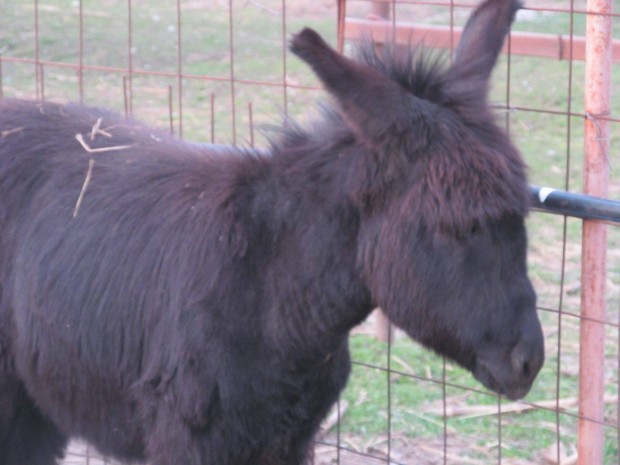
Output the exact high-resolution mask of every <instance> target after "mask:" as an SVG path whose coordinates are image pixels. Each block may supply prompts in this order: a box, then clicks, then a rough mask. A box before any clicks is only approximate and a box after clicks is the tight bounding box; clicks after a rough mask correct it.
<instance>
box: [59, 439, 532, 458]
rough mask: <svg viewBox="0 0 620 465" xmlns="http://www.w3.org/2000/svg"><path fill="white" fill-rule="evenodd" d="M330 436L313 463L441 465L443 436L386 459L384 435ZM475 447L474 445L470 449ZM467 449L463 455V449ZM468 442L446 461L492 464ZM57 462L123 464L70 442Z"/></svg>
mask: <svg viewBox="0 0 620 465" xmlns="http://www.w3.org/2000/svg"><path fill="white" fill-rule="evenodd" d="M335 444H336V438H335V436H334V435H331V436H329V437H326V438H323V439H322V440H321V443H320V444H317V445H316V447H315V451H314V465H386V464H390V465H443V464H444V463H446V462H444V443H443V438H441V437H439V438H425V439H415V440H414V439H408V438H405V437H396V438H392V446H391V450H390V455H389V460H388V454H387V447H386V445H387V441H386V440H385V438H381V437H374V438H362V437H353V436H351V437H341V442H340V446H341V449H340V451H339V450H338V448H337V447H336V445H335ZM474 449H475V448H474ZM464 451H467V454H464V453H463V452H464ZM471 452H472V445H471V444H470V443H465V442H464V440H463V439H459V438H458V437H448V449H447V457H446V458H447V463H449V464H455V465H457V464H458V465H485V464H489V463H496V462H497V456H496V454H495V453H494V452H492V451H490V450H489V449H483V448H480V449H479V450H476V451H475V452H478V455H477V456H476V457H472V456H468V455H469V454H471ZM60 465H123V464H120V463H119V462H116V461H113V460H106V459H104V458H103V457H102V456H101V455H99V454H98V453H97V452H96V451H95V450H94V449H93V448H92V447H89V446H87V445H86V444H84V443H82V442H73V443H72V444H71V446H70V448H69V451H68V453H67V457H66V458H65V460H64V461H63V462H62V463H61V464H60ZM502 465H534V464H533V463H532V462H528V461H525V460H519V459H502Z"/></svg>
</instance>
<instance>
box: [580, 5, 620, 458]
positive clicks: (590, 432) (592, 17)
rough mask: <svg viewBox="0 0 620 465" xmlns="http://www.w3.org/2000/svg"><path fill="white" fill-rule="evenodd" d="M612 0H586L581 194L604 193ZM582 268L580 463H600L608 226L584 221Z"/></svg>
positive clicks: (606, 164) (609, 91)
mask: <svg viewBox="0 0 620 465" xmlns="http://www.w3.org/2000/svg"><path fill="white" fill-rule="evenodd" d="M612 7H613V0H588V2H587V10H588V16H587V26H586V28H587V41H586V89H585V111H586V122H585V158H584V192H585V193H586V194H590V195H596V196H599V197H607V194H608V185H609V159H608V156H609V142H610V141H609V121H607V119H606V118H608V117H609V115H610V102H611V80H610V75H611V64H612V17H611V16H609V15H610V14H611V12H612ZM582 244H583V249H582V268H581V284H582V294H581V315H582V318H583V319H582V321H581V352H580V365H579V366H580V373H579V428H578V445H577V449H578V454H579V462H578V463H579V465H602V464H603V443H604V431H603V421H604V407H605V406H604V403H603V395H604V388H605V384H604V383H605V372H604V364H605V325H604V323H603V322H604V321H605V282H606V253H607V226H606V225H605V224H603V223H599V222H596V221H584V223H583V237H582Z"/></svg>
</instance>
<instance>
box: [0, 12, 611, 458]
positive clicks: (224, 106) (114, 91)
mask: <svg viewBox="0 0 620 465" xmlns="http://www.w3.org/2000/svg"><path fill="white" fill-rule="evenodd" d="M476 3H477V2H476V1H474V0H467V1H466V0H462V1H448V0H434V1H430V0H429V1H416V0H406V1H405V0H401V1H381V2H371V1H362V0H359V1H353V0H351V1H348V2H345V1H338V2H336V1H328V0H322V1H316V2H306V1H302V0H193V1H189V0H176V1H175V0H151V1H148V2H147V1H139V0H103V1H98V2H93V1H87V0H84V1H79V0H75V1H73V2H70V1H66V0H63V1H60V0H15V1H13V2H12V3H11V6H10V10H9V7H8V6H3V8H2V10H3V11H2V13H3V14H2V15H0V96H2V97H27V98H33V97H34V98H40V99H48V100H60V101H66V100H71V101H80V102H84V103H87V104H89V105H96V106H104V107H108V108H112V109H116V110H117V111H120V112H123V113H125V114H127V115H131V116H133V117H135V118H137V119H139V120H142V121H144V122H147V123H151V124H154V125H157V126H159V127H163V128H167V129H168V130H169V131H170V132H172V133H174V134H175V135H177V136H179V137H182V138H184V139H189V140H196V141H199V142H211V143H222V144H238V145H246V146H250V145H251V146H258V147H262V146H265V145H266V139H265V136H264V135H263V132H262V131H261V128H262V127H264V126H269V125H274V124H275V125H278V124H280V122H281V120H282V117H283V116H285V115H288V116H291V117H293V118H295V119H298V120H301V121H305V120H310V119H312V115H313V112H314V111H315V110H314V103H313V102H314V101H315V100H316V99H317V98H318V99H320V98H322V94H321V91H320V89H319V86H318V83H317V81H316V80H315V78H314V76H313V75H312V74H311V73H310V72H309V71H308V69H307V68H306V67H305V66H304V65H303V64H302V63H301V62H300V61H299V60H298V59H296V58H294V57H293V56H292V55H291V54H290V52H288V51H287V43H288V39H289V37H290V35H291V34H292V33H293V32H295V31H298V30H299V29H301V28H302V27H303V26H306V25H310V26H312V27H313V28H315V29H317V30H318V31H319V32H320V33H321V34H322V35H323V36H324V37H326V38H327V39H328V40H329V41H330V42H331V43H332V44H334V45H338V44H339V45H340V46H341V47H343V48H344V51H345V52H347V53H351V51H352V49H353V48H354V43H355V40H356V39H358V38H359V37H360V36H361V35H373V38H375V39H376V40H378V41H379V42H381V41H384V40H392V39H391V35H390V34H391V33H390V32H388V30H390V29H388V28H390V27H391V28H394V27H395V28H396V30H397V31H398V33H397V34H396V37H395V40H397V41H403V42H409V41H411V40H413V41H420V40H421V41H422V42H423V43H424V44H425V45H426V46H428V47H438V48H441V49H443V50H444V51H443V52H438V53H445V54H446V57H447V58H446V59H449V51H448V50H450V49H452V48H454V46H455V44H456V42H457V41H458V33H459V28H460V27H461V26H462V25H463V24H464V22H465V20H466V18H467V17H468V15H469V14H470V13H471V11H472V8H473V6H474V5H475V4H476ZM594 3H595V2H589V3H586V1H585V0H583V1H582V0H544V1H537V2H534V1H526V2H525V8H524V9H523V10H522V11H520V13H519V14H518V16H517V21H516V23H515V26H514V30H515V34H514V35H513V39H512V40H511V41H510V42H509V44H508V45H507V48H506V53H505V54H504V55H503V57H502V60H501V64H500V65H499V66H498V67H497V69H496V71H495V74H494V81H493V91H492V100H493V101H494V102H495V104H496V109H497V115H498V118H502V121H505V124H506V126H507V128H508V129H509V131H510V132H511V134H512V137H513V139H514V140H515V142H516V144H517V146H518V147H519V148H520V149H521V151H522V153H523V155H524V157H525V159H526V161H527V163H528V165H529V167H530V171H529V174H530V180H531V182H532V183H533V184H536V185H541V186H553V187H556V188H560V189H564V190H567V191H572V192H582V191H584V187H587V186H584V176H583V173H584V166H585V163H586V162H585V160H584V152H585V150H584V146H585V145H586V142H587V141H588V140H594V142H595V143H596V144H598V145H599V146H601V145H602V144H603V145H604V147H603V153H604V157H605V158H604V163H603V164H604V165H605V166H606V167H607V168H608V170H609V173H608V178H609V182H608V183H607V186H608V187H607V188H606V189H608V195H609V197H610V198H615V199H619V198H620V182H619V181H620V164H619V163H618V161H619V160H620V118H619V116H618V115H620V97H619V96H618V93H619V92H618V91H619V90H620V72H618V71H619V66H620V65H619V64H618V63H619V61H620V52H618V50H620V45H618V42H617V41H616V42H615V43H614V44H613V47H612V51H611V58H610V61H611V62H612V63H613V64H612V65H610V66H611V68H612V70H613V73H612V74H611V84H610V89H611V90H612V92H611V95H610V96H609V97H608V101H609V109H608V110H607V111H604V112H602V113H591V112H590V111H589V109H588V106H587V105H588V103H587V102H588V97H587V92H588V91H589V88H588V86H586V85H585V80H586V78H585V76H586V74H587V72H588V71H587V67H586V62H585V61H584V60H585V58H586V52H585V50H586V43H587V40H586V36H587V35H588V28H589V27H590V22H591V21H592V18H596V19H604V20H605V21H607V22H608V23H609V25H610V29H611V31H613V32H615V36H616V37H620V17H619V16H618V14H617V13H616V14H613V13H611V14H610V13H594V12H593V11H594V10H593V8H594V6H593V4H594ZM588 124H591V125H592V126H593V128H594V133H595V136H592V135H591V133H588V129H587V125H588ZM603 127H606V128H607V130H608V132H607V133H606V134H607V135H601V133H600V130H601V128H603ZM597 131H599V132H597ZM589 134H590V135H589ZM596 134H598V135H599V136H601V137H596ZM583 229H584V228H583V223H582V221H581V220H580V219H576V218H571V217H562V216H555V215H548V214H545V213H539V212H534V213H532V214H531V215H530V217H529V220H528V230H529V235H530V246H529V247H530V255H529V266H530V277H531V279H532V281H533V283H534V285H535V287H536V291H537V293H538V308H539V314H540V317H541V320H542V323H543V327H544V330H545V338H546V351H547V361H546V363H545V367H544V369H543V371H542V372H541V374H540V375H539V378H538V380H537V382H536V384H535V386H534V389H533V390H532V392H531V393H530V394H529V395H528V397H527V398H526V399H525V400H524V401H520V402H516V403H514V402H509V401H506V400H505V399H502V398H499V397H497V396H496V395H495V394H492V393H490V392H488V391H486V390H485V389H483V388H482V387H480V386H479V384H477V383H476V382H475V381H474V380H473V379H472V377H471V375H470V374H469V373H468V372H466V371H465V370H462V369H461V368H459V367H458V366H456V365H454V364H453V363H451V362H450V361H448V360H444V359H442V358H440V357H437V356H435V355H433V354H431V353H429V352H428V351H426V350H424V349H422V348H420V347H419V346H417V345H416V344H415V343H413V342H411V341H410V340H409V339H408V338H406V337H404V335H403V334H401V333H400V332H399V331H394V332H385V331H384V332H383V336H384V337H385V338H386V339H388V340H387V342H383V341H381V340H379V339H377V337H376V333H377V330H376V326H377V324H378V321H379V322H380V321H381V316H380V314H378V313H375V314H373V316H372V317H371V318H370V319H369V320H368V321H366V322H365V323H363V324H362V325H361V326H360V327H358V328H356V329H355V330H354V331H353V333H352V336H351V339H350V345H351V350H352V355H353V358H354V365H353V372H352V375H351V379H350V381H349V384H348V386H347V389H346V390H345V392H344V393H343V395H342V397H341V400H340V402H339V404H338V409H336V410H335V411H334V412H333V413H332V415H330V417H329V418H328V419H327V420H326V422H325V423H324V428H323V432H322V434H321V436H320V437H319V438H318V439H317V444H316V448H315V453H314V459H313V460H314V463H315V464H317V465H319V464H335V463H337V464H360V465H365V464H369V465H370V464H386V463H397V464H491V463H497V464H503V465H509V464H511V465H526V464H538V463H549V464H569V463H580V465H585V464H586V463H587V464H588V465H595V464H596V463H604V464H606V465H607V464H609V465H611V464H616V463H620V451H619V440H620V428H619V426H620V415H619V413H618V400H619V397H620V390H619V387H620V382H619V376H618V373H619V364H620V356H619V355H620V230H619V228H617V227H615V226H609V227H608V228H607V230H606V231H605V233H604V234H606V236H607V237H606V240H605V241H604V242H605V243H606V246H605V248H604V249H603V250H602V256H603V258H605V259H606V260H605V261H604V262H600V261H599V262H598V264H597V265H596V267H595V268H588V266H589V265H584V263H586V262H585V261H584V259H583V257H582V251H583V246H582V235H583ZM597 247H598V249H597V250H598V251H599V252H601V247H602V246H601V245H598V246H597ZM599 255H600V253H599ZM592 274H593V275H595V276H598V277H599V278H600V277H601V276H602V277H603V278H602V284H601V283H600V282H599V284H597V288H596V289H595V290H596V292H597V294H595V299H598V300H599V301H600V302H602V305H603V313H602V314H600V313H599V315H598V316H587V312H586V311H587V310H588V308H587V307H589V304H587V303H585V304H584V300H583V296H584V294H586V293H587V292H589V291H590V289H584V283H586V284H585V285H586V286H587V285H588V284H587V283H588V282H589V281H584V279H583V277H584V276H585V275H592ZM599 281H600V279H599ZM446 292H450V290H449V289H446ZM584 314H585V315H586V316H584ZM588 327H594V329H595V332H597V334H598V340H599V342H600V345H599V347H598V358H596V359H593V360H592V359H587V360H585V361H584V359H583V358H580V356H582V355H583V353H584V350H585V349H584V347H583V344H582V343H580V340H581V337H582V335H583V332H584V331H585V330H586V328H588ZM590 366H598V367H600V370H599V371H600V374H601V375H602V377H603V378H602V383H603V385H602V392H598V393H597V392H584V389H586V387H584V386H585V385H584V384H582V387H581V396H582V397H581V400H580V397H579V396H580V388H579V386H580V383H583V381H584V379H585V378H589V377H590V375H587V374H585V373H588V370H586V368H588V367H590ZM585 380H586V381H587V380H588V379H585ZM588 400H590V401H592V402H594V403H598V405H600V406H601V409H602V410H600V412H599V415H598V416H596V417H591V416H590V414H586V413H584V411H587V410H584V408H586V407H587V406H586V407H584V401H588ZM584 424H585V425H586V426H585V429H586V430H587V428H588V426H587V425H594V428H593V429H594V433H587V432H584V431H585V430H584V426H583V425H584ZM588 434H594V437H595V438H597V439H596V440H592V439H588V441H589V442H588V443H586V444H582V445H581V447H579V446H578V437H581V438H584V437H586V438H591V437H592V436H591V435H588ZM583 447H585V448H589V449H592V450H594V449H596V450H597V451H598V452H597V453H598V454H599V455H600V460H599V459H595V460H599V461H598V462H592V461H587V462H586V461H585V460H586V459H585V455H584V452H583V450H584V449H582V448H583ZM578 450H579V451H580V452H581V457H580V458H578ZM578 460H580V462H578ZM588 460H589V459H588ZM65 463H66V464H72V465H73V464H75V465H78V464H99V463H114V462H113V461H106V460H105V459H104V458H102V457H100V456H99V455H97V453H96V452H95V451H94V450H92V449H91V448H89V447H88V446H86V445H84V444H79V443H76V444H73V445H72V446H71V448H70V450H69V452H68V454H67V458H66V461H65Z"/></svg>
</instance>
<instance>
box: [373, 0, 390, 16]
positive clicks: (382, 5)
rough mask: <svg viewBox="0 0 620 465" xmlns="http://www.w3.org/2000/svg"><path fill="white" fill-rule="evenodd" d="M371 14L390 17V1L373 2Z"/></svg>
mask: <svg viewBox="0 0 620 465" xmlns="http://www.w3.org/2000/svg"><path fill="white" fill-rule="evenodd" d="M370 14H371V15H372V16H374V17H378V18H382V19H390V3H389V2H387V1H383V2H380V1H374V2H372V9H371V11H370Z"/></svg>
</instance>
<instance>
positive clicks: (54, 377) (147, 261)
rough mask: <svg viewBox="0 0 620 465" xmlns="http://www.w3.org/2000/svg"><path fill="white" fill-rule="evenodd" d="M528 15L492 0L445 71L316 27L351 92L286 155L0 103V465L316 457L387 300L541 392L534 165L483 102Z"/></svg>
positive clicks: (441, 346) (465, 361)
mask: <svg viewBox="0 0 620 465" xmlns="http://www.w3.org/2000/svg"><path fill="white" fill-rule="evenodd" d="M517 7H518V3H517V2H516V1H513V0H487V1H486V2H484V3H483V4H482V5H481V6H480V7H479V8H478V9H477V10H476V11H475V12H474V14H473V16H472V18H471V20H470V21H469V23H468V25H467V27H466V31H465V33H464V35H463V39H462V41H461V43H460V45H459V48H458V50H457V54H456V59H455V61H454V63H453V65H452V66H449V67H448V66H442V65H441V64H440V63H439V62H432V61H429V60H425V59H418V58H415V57H413V58H412V57H411V56H410V55H404V56H399V53H397V52H392V53H391V54H390V56H387V57H385V58H384V59H379V58H378V57H377V56H375V55H374V54H373V52H371V51H370V50H366V51H365V52H364V53H363V54H362V57H361V60H360V61H359V62H354V61H351V60H349V59H346V58H344V57H342V56H340V55H338V54H337V53H336V52H334V51H333V50H332V49H330V48H329V47H328V46H327V45H326V44H325V42H323V40H322V39H321V38H320V37H319V36H318V35H317V34H316V33H315V32H313V31H311V30H309V29H305V30H303V31H302V32H301V33H300V34H298V35H297V36H296V37H295V38H294V39H293V41H292V44H291V48H292V50H293V52H294V53H296V54H297V55H298V56H300V57H301V58H302V59H303V60H305V61H306V62H307V63H309V64H310V66H311V67H312V68H313V69H314V71H315V72H316V73H317V75H318V76H319V77H320V79H321V80H322V81H323V83H324V84H325V87H326V88H327V90H328V92H329V93H330V94H331V95H332V97H333V98H334V101H335V105H334V107H333V108H332V109H327V110H325V113H324V118H323V120H322V121H319V122H318V123H317V124H316V125H315V126H314V127H313V128H311V129H300V128H298V127H294V126H293V127H289V128H288V129H285V130H283V132H282V134H281V136H280V137H278V138H277V140H276V141H275V142H274V144H273V147H272V149H271V151H270V153H269V154H261V153H258V152H255V151H252V150H246V151H244V150H240V149H236V148H232V147H230V148H227V147H224V148H221V147H220V148H219V149H216V148H214V147H208V146H207V147H205V146H199V145H196V144H193V145H192V144H187V143H183V142H180V141H177V140H174V139H172V138H170V137H168V136H166V135H163V134H161V133H159V132H155V131H153V130H151V129H149V128H146V127H144V126H141V125H139V124H137V123H135V122H132V121H127V120H123V119H121V118H119V117H118V116H117V115H115V114H111V113H108V112H105V111H102V110H98V109H90V108H83V107H79V106H72V105H57V104H53V103H44V102H39V103H36V102H25V101H18V100H5V101H2V102H0V131H1V138H0V465H51V464H54V463H55V462H56V460H57V459H58V458H59V457H61V456H62V454H63V450H64V447H65V445H66V442H67V440H68V439H69V438H70V437H82V438H84V439H86V440H87V441H90V442H91V443H92V444H94V445H96V446H97V447H98V448H99V449H100V451H101V452H103V453H104V454H109V455H112V456H115V457H118V458H120V459H125V460H135V461H149V462H150V463H151V464H152V465H171V464H178V465H299V464H302V463H304V462H305V461H306V459H307V458H308V455H309V450H310V447H311V444H312V440H313V437H314V434H315V433H316V431H317V429H318V426H319V423H320V422H321V419H322V418H323V417H324V416H325V414H326V412H327V411H328V409H329V408H330V406H331V405H332V404H333V403H334V402H335V401H336V399H337V398H338V395H339V393H340V391H341V390H342V388H343V386H344V385H345V383H346V380H347V376H348V374H349V354H348V349H347V334H348V331H349V330H350V329H351V328H352V327H353V326H355V325H356V324H358V323H359V322H361V321H362V320H363V319H364V318H365V317H366V316H367V315H368V313H369V312H370V311H371V309H372V308H373V307H374V306H375V305H380V306H381V307H382V308H383V309H384V310H385V311H386V312H387V314H388V315H389V317H390V318H391V319H392V321H393V322H394V323H395V324H397V325H398V326H400V327H401V328H403V329H404V330H405V331H406V332H407V333H408V334H409V335H410V336H411V337H413V338H414V339H416V340H418V341H420V342H421V343H423V344H425V345H426V346H428V347H430V348H431V349H433V350H435V351H437V352H438V353H440V354H444V355H446V356H448V357H450V358H452V359H454V360H455V361H456V362H458V363H460V364H461V365H463V366H464V367H466V368H467V369H469V370H471V371H472V372H473V374H474V376H476V377H477V378H478V379H479V380H480V381H481V382H482V383H483V384H485V385H486V386H488V387H489V388H491V389H493V390H495V391H497V392H500V393H503V394H505V395H506V396H508V397H509V398H512V399H515V398H519V397H522V396H524V395H525V394H526V393H527V392H528V390H529V388H530V386H531V384H532V382H533V380H534V378H535V376H536V374H537V373H538V371H539V369H540V367H541V365H542V362H543V339H542V333H541V328H540V324H539V322H538V319H537V316H536V312H535V294H534V291H533V289H532V286H531V284H530V281H529V280H528V278H527V275H526V257H525V255H526V233H525V229H524V220H523V218H524V216H525V215H526V214H527V211H528V200H527V199H528V197H527V186H526V178H525V174H524V166H523V163H522V161H521V159H520V156H519V154H518V152H517V151H516V149H515V148H514V147H513V145H512V144H511V143H510V141H509V139H508V137H507V135H506V134H505V133H504V132H503V131H502V130H501V129H500V128H499V127H498V126H497V125H496V124H495V122H494V121H493V117H492V115H491V112H490V111H489V109H488V107H487V104H486V93H487V85H488V78H489V74H490V73H491V70H492V68H493V66H494V64H495V61H496V59H497V56H498V53H499V51H500V47H501V45H502V42H503V39H504V37H505V35H506V34H507V32H508V30H509V27H510V24H511V22H512V20H513V17H514V13H515V11H516V9H517ZM76 136H77V137H76ZM78 139H81V140H82V142H80V141H79V140H78ZM105 148H107V149H108V150H107V151H101V149H105ZM89 160H93V161H94V163H92V166H91V168H92V171H91V173H90V176H89V179H88V180H87V179H86V178H87V176H86V175H87V173H88V172H89V168H88V166H89ZM80 197H81V201H78V199H79V198H80Z"/></svg>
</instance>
